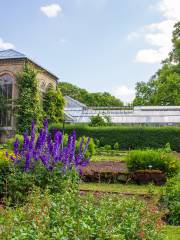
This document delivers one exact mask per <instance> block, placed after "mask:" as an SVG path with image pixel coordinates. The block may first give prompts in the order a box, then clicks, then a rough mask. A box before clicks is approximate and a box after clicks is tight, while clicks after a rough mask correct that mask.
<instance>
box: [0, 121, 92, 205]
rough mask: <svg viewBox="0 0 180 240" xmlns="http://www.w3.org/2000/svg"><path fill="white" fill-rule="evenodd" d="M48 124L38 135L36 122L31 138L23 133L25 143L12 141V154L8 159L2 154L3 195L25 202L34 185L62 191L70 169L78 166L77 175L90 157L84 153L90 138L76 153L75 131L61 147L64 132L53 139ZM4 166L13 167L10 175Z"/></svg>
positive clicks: (15, 200) (1, 183)
mask: <svg viewBox="0 0 180 240" xmlns="http://www.w3.org/2000/svg"><path fill="white" fill-rule="evenodd" d="M47 127H48V123H47V122H46V121H45V122H44V128H43V129H41V130H40V133H39V135H38V136H37V138H35V125H34V123H33V124H32V126H31V135H30V137H28V136H27V134H26V133H24V134H23V138H24V140H23V144H22V146H20V142H19V140H18V139H16V141H15V142H14V143H13V146H14V154H13V156H12V154H9V159H8V160H7V155H6V154H5V155H3V156H2V163H3V164H1V165H0V167H2V168H1V169H0V171H1V172H2V173H1V179H0V181H1V182H0V185H1V189H0V196H1V197H5V198H9V199H10V201H11V202H12V203H16V202H21V201H24V200H25V199H26V195H27V194H28V192H29V191H31V189H32V187H33V185H36V186H39V187H40V188H41V189H45V188H46V187H48V188H49V189H50V190H51V192H59V191H61V190H62V188H63V186H62V183H61V181H62V182H63V179H64V178H66V175H67V173H68V172H69V171H70V172H72V173H73V169H76V174H77V172H78V171H80V167H84V166H86V165H87V164H88V162H89V158H86V156H85V154H86V151H87V148H88V144H89V141H90V139H87V141H86V142H84V140H82V141H81V142H80V145H79V148H78V151H77V152H76V134H75V132H73V133H72V134H71V135H69V136H68V142H67V145H65V146H64V145H63V146H62V133H61V132H59V131H56V133H55V136H54V139H53V138H52V136H51V135H50V134H48V131H47ZM6 162H7V163H6ZM5 163H6V164H5ZM4 165H5V167H4ZM5 168H6V169H8V171H9V170H10V171H9V172H8V174H7V171H4V169H5ZM73 176H74V175H73Z"/></svg>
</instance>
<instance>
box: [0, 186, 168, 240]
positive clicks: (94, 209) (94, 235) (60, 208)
mask: <svg viewBox="0 0 180 240" xmlns="http://www.w3.org/2000/svg"><path fill="white" fill-rule="evenodd" d="M0 226H1V230H0V239H2V240H5V239H37V240H40V239H49V240H50V239H55V240H59V239H72V240H75V239H82V240H92V239H99V240H104V239H106V240H112V239H114V240H116V239H117V240H132V239H133V240H140V239H147V240H160V239H163V236H162V234H161V227H162V222H161V220H160V214H159V212H158V210H157V209H156V208H154V207H150V208H149V206H147V204H146V203H144V202H142V201H139V200H137V199H130V200H127V199H119V197H110V196H105V197H101V198H100V199H96V198H94V197H92V196H89V197H86V196H85V197H82V196H80V195H79V194H78V193H77V192H76V191H73V190H72V189H71V190H69V191H66V192H65V193H64V194H53V195H49V194H48V193H47V192H45V193H44V194H40V192H39V191H38V190H36V191H34V193H33V194H32V195H31V196H29V202H28V203H27V204H26V205H24V206H22V207H17V208H15V209H5V210H1V217H0Z"/></svg>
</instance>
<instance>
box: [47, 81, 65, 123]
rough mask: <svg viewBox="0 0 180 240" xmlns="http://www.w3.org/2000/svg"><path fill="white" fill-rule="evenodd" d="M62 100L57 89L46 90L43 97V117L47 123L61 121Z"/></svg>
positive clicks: (50, 87) (49, 88)
mask: <svg viewBox="0 0 180 240" xmlns="http://www.w3.org/2000/svg"><path fill="white" fill-rule="evenodd" d="M63 108H64V98H63V96H62V94H61V91H60V89H59V88H57V89H56V90H55V89H53V87H52V86H49V87H48V88H47V89H46V92H45V93H44V95H43V111H44V117H45V118H47V119H48V121H49V122H54V123H57V122H61V121H62V119H63Z"/></svg>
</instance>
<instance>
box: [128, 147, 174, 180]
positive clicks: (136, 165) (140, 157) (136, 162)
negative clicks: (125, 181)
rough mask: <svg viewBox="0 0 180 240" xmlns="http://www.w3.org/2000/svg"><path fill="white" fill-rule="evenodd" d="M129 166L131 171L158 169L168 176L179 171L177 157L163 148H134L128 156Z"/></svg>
mask: <svg viewBox="0 0 180 240" xmlns="http://www.w3.org/2000/svg"><path fill="white" fill-rule="evenodd" d="M127 166H128V169H129V170H130V171H136V170H144V169H158V170H161V171H162V172H164V173H166V174H167V175H168V176H173V175H175V174H176V173H177V172H178V162H177V159H176V157H175V156H174V155H172V154H170V153H166V152H164V151H161V150H159V151H156V150H151V149H147V150H132V151H130V152H129V154H128V156H127Z"/></svg>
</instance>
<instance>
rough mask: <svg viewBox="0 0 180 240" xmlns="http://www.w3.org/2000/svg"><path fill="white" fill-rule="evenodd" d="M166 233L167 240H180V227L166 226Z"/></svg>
mask: <svg viewBox="0 0 180 240" xmlns="http://www.w3.org/2000/svg"><path fill="white" fill-rule="evenodd" d="M164 233H165V234H166V236H167V237H168V239H167V240H180V226H177V227H176V226H169V225H166V226H165V228H164Z"/></svg>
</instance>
